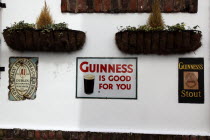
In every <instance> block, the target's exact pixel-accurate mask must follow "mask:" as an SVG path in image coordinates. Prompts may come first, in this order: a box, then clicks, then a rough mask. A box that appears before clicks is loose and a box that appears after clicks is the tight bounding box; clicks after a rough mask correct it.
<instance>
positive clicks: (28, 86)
mask: <svg viewBox="0 0 210 140" xmlns="http://www.w3.org/2000/svg"><path fill="white" fill-rule="evenodd" d="M9 62H10V64H9V100H11V101H20V100H25V99H30V100H33V99H35V98H36V91H37V80H38V78H37V77H38V70H37V64H38V58H36V57H31V58H29V57H26V58H23V57H11V58H10V59H9Z"/></svg>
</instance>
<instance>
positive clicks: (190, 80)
mask: <svg viewBox="0 0 210 140" xmlns="http://www.w3.org/2000/svg"><path fill="white" fill-rule="evenodd" d="M178 68H179V103H204V59H203V58H180V59H179V65H178Z"/></svg>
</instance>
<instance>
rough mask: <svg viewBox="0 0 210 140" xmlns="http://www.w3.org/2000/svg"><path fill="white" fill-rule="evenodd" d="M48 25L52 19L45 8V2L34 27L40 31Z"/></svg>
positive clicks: (46, 7)
mask: <svg viewBox="0 0 210 140" xmlns="http://www.w3.org/2000/svg"><path fill="white" fill-rule="evenodd" d="M50 24H53V18H52V16H51V14H50V8H49V7H48V6H47V4H46V2H45V5H44V7H43V8H42V11H41V13H40V15H39V17H38V18H37V21H36V26H37V29H42V28H44V27H46V26H48V25H50Z"/></svg>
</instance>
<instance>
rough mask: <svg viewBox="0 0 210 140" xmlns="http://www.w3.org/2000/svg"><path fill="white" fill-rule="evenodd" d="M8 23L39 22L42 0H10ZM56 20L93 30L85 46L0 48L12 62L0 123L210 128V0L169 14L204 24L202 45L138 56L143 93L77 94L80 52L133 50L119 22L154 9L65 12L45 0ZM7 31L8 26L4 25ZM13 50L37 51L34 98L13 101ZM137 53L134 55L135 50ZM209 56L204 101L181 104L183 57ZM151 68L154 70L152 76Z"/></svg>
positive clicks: (4, 62) (207, 131)
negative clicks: (119, 40) (122, 43)
mask: <svg viewBox="0 0 210 140" xmlns="http://www.w3.org/2000/svg"><path fill="white" fill-rule="evenodd" d="M3 2H6V3H7V8H6V9H3V10H2V27H3V28H5V27H6V26H10V25H11V24H12V23H13V22H15V21H16V22H17V21H20V20H25V21H26V22H35V21H36V18H37V16H38V14H39V12H40V10H41V8H42V6H43V0H42V1H41V0H39V1H38V0H4V1H3ZM47 3H48V4H49V6H50V8H51V12H52V15H53V17H54V20H55V22H67V23H68V24H69V27H70V28H72V29H78V30H82V31H85V32H86V33H87V41H86V44H85V46H84V49H83V50H81V51H78V52H76V53H71V54H68V53H64V54H55V53H20V52H16V51H13V50H11V49H9V48H8V47H7V45H6V44H5V42H4V41H3V43H2V47H1V48H0V64H1V66H5V67H6V72H4V73H2V79H1V80H0V128H24V129H25V128H26V129H43V130H45V129H48V130H49V129H50V130H70V131H103V132H137V133H163V134H195V135H197V134H198V135H210V96H209V91H210V89H209V84H210V78H209V77H210V73H209V71H210V68H209V60H210V53H209V52H210V50H209V41H210V40H209V39H210V35H209V31H210V29H209V27H210V22H209V18H210V14H209V13H210V11H209V8H210V1H208V0H199V12H198V13H197V14H183V13H180V14H163V16H164V19H165V22H166V24H169V25H172V24H176V23H178V22H179V23H180V22H185V23H187V25H190V26H194V25H197V24H198V25H199V26H200V27H201V30H202V32H203V40H202V42H203V47H202V48H200V49H199V50H197V51H196V52H195V54H194V53H191V54H187V55H174V56H157V55H152V56H151V55H148V56H144V55H139V56H137V57H138V59H139V64H138V66H139V67H138V69H139V72H138V76H139V77H138V79H139V81H138V85H139V87H138V97H139V99H138V100H95V99H84V100H83V99H75V87H76V85H75V74H76V57H90V56H91V57H130V55H125V54H122V53H121V52H120V51H119V50H118V49H117V47H116V45H115V40H114V35H115V33H116V32H117V27H119V26H121V25H123V26H127V25H131V26H137V25H142V24H145V23H146V20H147V17H148V14H145V13H144V14H116V15H115V14H62V13H61V10H60V0H53V1H52V0H47ZM1 32H2V29H1ZM10 56H34V57H39V80H38V82H39V85H38V91H37V99H36V100H34V101H23V102H10V101H8V88H7V87H8V80H9V79H8V61H9V57H10ZM134 56H136V55H134ZM179 57H204V58H205V104H204V105H199V104H178V69H177V64H178V58H179ZM151 74H152V76H151Z"/></svg>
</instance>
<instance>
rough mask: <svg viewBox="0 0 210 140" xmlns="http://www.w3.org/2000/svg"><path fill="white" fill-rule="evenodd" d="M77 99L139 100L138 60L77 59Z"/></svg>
mask: <svg viewBox="0 0 210 140" xmlns="http://www.w3.org/2000/svg"><path fill="white" fill-rule="evenodd" d="M76 79H77V87H76V97H77V98H105V99H137V58H115V57H114V58H112V57H111V58H110V57H108V58H102V57H98V58H96V57H90V58H89V57H82V58H77V76H76Z"/></svg>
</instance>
